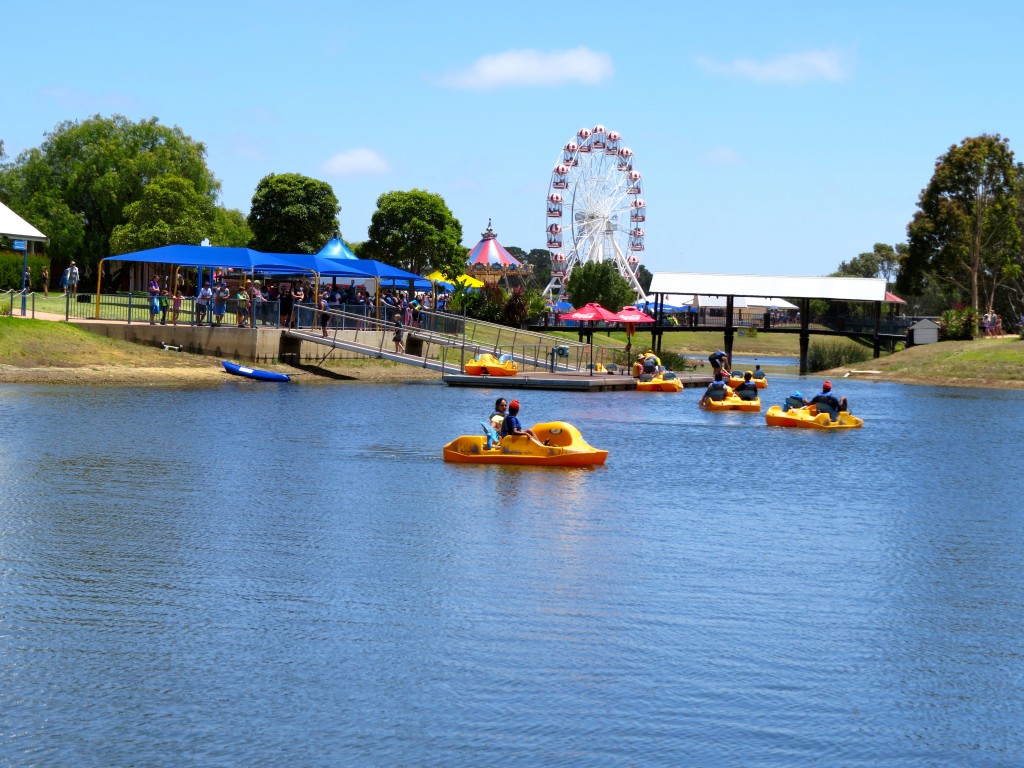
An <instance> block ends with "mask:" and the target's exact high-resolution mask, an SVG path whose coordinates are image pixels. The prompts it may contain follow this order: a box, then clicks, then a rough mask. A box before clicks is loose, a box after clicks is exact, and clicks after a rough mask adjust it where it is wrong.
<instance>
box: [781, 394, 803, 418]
mask: <svg viewBox="0 0 1024 768" xmlns="http://www.w3.org/2000/svg"><path fill="white" fill-rule="evenodd" d="M805 405H807V401H806V400H804V396H803V394H802V393H801V392H799V391H797V392H794V393H793V394H792V395H788V396H787V397H786V402H785V403H783V405H782V412H783V413H785V412H786V411H788V410H789V409H790V408H803V407H804V406H805Z"/></svg>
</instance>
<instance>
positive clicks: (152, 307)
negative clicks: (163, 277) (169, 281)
mask: <svg viewBox="0 0 1024 768" xmlns="http://www.w3.org/2000/svg"><path fill="white" fill-rule="evenodd" d="M159 314H160V278H159V277H157V276H156V275H153V276H152V277H151V278H149V324H150V325H156V316H157V315H159Z"/></svg>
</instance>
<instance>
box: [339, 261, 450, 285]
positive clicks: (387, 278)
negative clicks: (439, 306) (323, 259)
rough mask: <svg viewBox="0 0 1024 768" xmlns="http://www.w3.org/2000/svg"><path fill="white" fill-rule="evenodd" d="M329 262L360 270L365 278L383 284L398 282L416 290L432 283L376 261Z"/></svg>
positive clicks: (411, 273)
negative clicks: (410, 285)
mask: <svg viewBox="0 0 1024 768" xmlns="http://www.w3.org/2000/svg"><path fill="white" fill-rule="evenodd" d="M329 261H337V262H338V263H340V264H341V265H342V266H344V267H348V266H352V267H355V268H356V269H359V270H360V271H362V272H363V273H365V276H367V277H372V278H374V279H375V280H379V281H380V282H382V283H385V282H387V283H391V284H394V283H396V282H408V283H410V284H412V285H413V286H414V287H416V288H429V287H430V281H429V280H427V279H426V278H423V277H421V276H420V275H417V274H416V273H414V272H407V271H406V270H404V269H399V268H398V267H393V266H391V265H390V264H385V263H384V262H383V261H375V260H373V259H356V260H355V261H350V260H348V259H329Z"/></svg>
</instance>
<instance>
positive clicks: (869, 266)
mask: <svg viewBox="0 0 1024 768" xmlns="http://www.w3.org/2000/svg"><path fill="white" fill-rule="evenodd" d="M906 255H907V244H906V243H897V244H896V246H895V247H894V246H891V245H889V244H888V243H875V245H874V248H872V249H871V250H870V251H867V252H865V253H860V254H858V255H856V256H854V257H853V258H852V259H850V260H849V261H844V262H841V263H840V264H839V269H837V270H836V271H835V272H834V273H833V274H832V276H833V277H883V278H885V284H886V286H891V285H892V283H893V281H894V280H895V278H896V275H897V274H898V273H899V267H900V261H901V260H902V259H903V258H905V257H906Z"/></svg>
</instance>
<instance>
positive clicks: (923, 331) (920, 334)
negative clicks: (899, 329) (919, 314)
mask: <svg viewBox="0 0 1024 768" xmlns="http://www.w3.org/2000/svg"><path fill="white" fill-rule="evenodd" d="M938 340H939V324H938V323H936V322H935V321H934V320H929V319H928V318H927V317H926V318H924V319H923V320H918V321H917V322H916V323H914V324H913V325H912V326H910V327H909V328H908V329H907V343H908V345H909V346H911V347H912V346H914V345H915V344H934V343H935V342H937V341H938Z"/></svg>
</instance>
